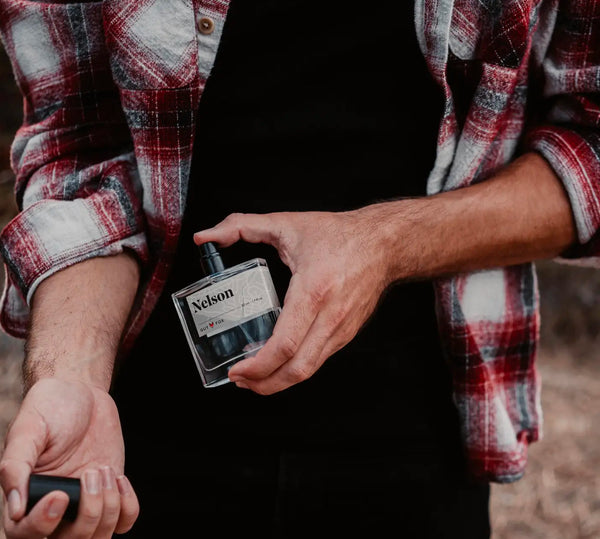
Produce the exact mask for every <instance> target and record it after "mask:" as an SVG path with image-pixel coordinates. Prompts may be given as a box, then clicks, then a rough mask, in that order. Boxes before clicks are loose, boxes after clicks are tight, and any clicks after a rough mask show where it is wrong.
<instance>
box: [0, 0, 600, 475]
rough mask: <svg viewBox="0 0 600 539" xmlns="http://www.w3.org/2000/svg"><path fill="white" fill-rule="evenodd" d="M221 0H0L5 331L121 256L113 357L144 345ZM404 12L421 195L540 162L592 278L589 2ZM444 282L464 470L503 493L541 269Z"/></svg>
mask: <svg viewBox="0 0 600 539" xmlns="http://www.w3.org/2000/svg"><path fill="white" fill-rule="evenodd" d="M228 1H229V0H139V1H136V2H130V1H127V0H105V1H104V2H75V3H73V2H69V3H67V2H66V1H64V0H49V1H45V2H36V1H31V0H0V35H1V37H2V40H3V43H4V46H5V48H6V50H7V51H8V54H9V56H10V58H11V61H12V65H13V68H14V73H15V76H16V79H17V83H18V85H19V87H20V89H21V91H22V93H23V97H24V124H23V126H22V127H21V129H20V130H19V131H18V133H17V135H16V139H15V141H14V145H13V148H12V156H11V157H12V166H13V169H14V171H15V173H16V176H17V180H16V197H17V202H18V204H19V207H20V213H19V214H18V215H17V217H16V218H15V219H14V220H13V221H12V222H10V223H9V224H8V225H7V226H6V228H5V229H4V231H3V232H2V235H1V238H0V239H1V249H2V251H1V252H2V255H3V257H4V260H5V263H6V269H7V279H6V289H5V291H4V296H3V300H2V311H1V315H0V316H1V322H2V326H3V328H4V329H5V330H6V331H7V332H9V333H10V334H12V335H15V336H19V337H25V336H26V331H27V324H28V317H29V309H28V303H29V301H30V300H31V297H32V294H33V292H34V291H35V289H36V286H37V285H38V284H39V283H40V282H41V281H42V280H43V279H45V278H46V277H48V276H49V275H51V274H52V273H54V272H56V271H58V270H60V269H62V268H65V267H67V266H69V265H71V264H75V263H76V262H80V261H82V260H85V259H88V258H90V257H96V256H105V255H111V254H115V253H119V252H122V251H123V250H125V249H128V250H130V251H133V252H134V253H136V254H137V256H138V258H139V260H140V261H141V263H142V266H143V282H142V286H141V288H140V292H139V295H138V297H137V300H136V307H135V309H134V310H133V313H134V314H133V315H132V317H131V320H130V323H129V325H128V328H127V330H126V333H125V340H124V347H123V351H124V352H126V351H127V350H128V348H129V346H130V345H131V343H132V342H133V340H134V339H135V338H136V337H137V335H138V334H139V332H140V329H141V328H142V326H143V324H144V323H145V321H146V320H147V318H148V316H149V314H150V312H151V310H152V309H153V308H154V306H155V302H156V300H157V298H158V296H159V294H160V293H161V291H162V289H163V285H164V283H165V279H166V277H167V273H168V271H169V268H170V264H171V261H172V258H173V255H174V252H175V248H176V242H177V238H178V235H179V232H180V227H181V221H182V213H183V209H184V201H185V197H186V192H187V182H188V177H189V171H190V162H191V158H192V144H193V141H194V133H195V131H196V129H197V128H199V129H202V126H201V125H200V126H197V124H196V112H197V107H198V102H199V99H200V97H201V95H202V91H203V88H204V85H205V82H206V80H207V77H208V75H209V73H210V69H211V67H212V64H213V61H214V58H215V55H216V51H217V47H218V44H219V40H220V36H221V32H222V28H223V23H224V20H225V17H226V13H227V8H228ZM415 13H416V17H415V23H416V31H417V35H418V39H419V42H420V45H421V49H422V51H423V53H424V55H425V58H426V60H427V63H428V65H429V68H430V70H431V72H432V74H433V76H434V78H435V80H436V81H437V83H439V85H440V86H441V88H443V90H444V93H445V98H446V107H445V111H444V114H443V117H442V118H441V121H440V130H439V136H438V150H437V159H436V161H435V166H434V167H433V170H432V171H431V175H430V177H429V179H428V192H429V193H430V194H433V193H437V192H440V191H443V190H449V189H455V188H460V187H463V186H466V185H469V184H471V183H473V182H475V181H481V180H485V179H486V178H489V177H490V176H491V175H493V174H494V173H495V172H496V171H498V170H499V169H500V168H502V167H503V166H505V165H506V164H507V163H508V162H509V161H510V160H511V159H513V158H514V157H515V155H517V154H518V153H520V152H523V151H532V150H533V151H538V152H540V153H541V154H542V155H543V156H544V157H545V158H546V159H547V160H548V162H549V163H550V164H551V165H552V167H553V168H554V170H555V171H556V173H557V174H558V176H559V177H560V178H561V180H562V182H563V184H564V187H565V189H566V192H567V193H568V195H569V198H570V201H571V204H572V208H573V214H574V216H575V220H576V224H577V230H578V234H579V245H578V246H577V247H576V248H574V249H573V250H572V252H571V253H570V254H569V257H571V258H572V259H577V260H578V261H579V262H588V263H592V264H596V265H599V266H600V258H599V255H600V233H599V232H598V229H599V225H600V97H599V95H600V94H599V91H600V2H597V1H595V0H579V1H577V2H571V1H567V0H490V1H487V2H481V1H480V0H416V2H415ZM361 31H371V32H376V31H377V25H376V24H373V26H372V29H369V30H361ZM290 61H293V59H291V60H290ZM390 68H392V69H393V68H394V67H393V66H391V67H390ZM397 69H402V65H401V63H400V62H399V63H398V66H397ZM365 83H368V81H365ZM398 98H399V99H401V96H399V97H398ZM407 105H408V106H409V105H410V104H407ZM399 181H400V178H399ZM435 288H436V293H437V296H436V297H437V309H438V313H439V326H440V332H441V337H442V339H443V342H444V345H445V350H446V352H447V355H448V360H449V362H450V365H451V367H452V373H453V378H454V397H455V402H456V405H457V407H458V410H459V412H460V417H461V421H462V434H463V439H464V444H465V448H466V451H467V455H468V458H469V462H470V463H471V470H472V472H473V473H474V474H475V475H476V476H477V477H480V478H483V479H487V480H491V481H499V482H507V481H514V480H515V479H518V478H519V477H521V475H522V474H523V472H524V468H525V464H526V456H527V446H528V443H530V442H532V441H535V440H537V439H539V437H540V435H541V409H540V398H539V397H540V393H539V389H540V388H539V379H538V376H537V373H536V368H535V358H536V349H537V342H538V327H539V309H538V291H537V285H536V275H535V269H534V266H533V264H523V265H519V266H512V267H507V268H498V269H494V270H489V271H480V272H474V273H468V274H461V275H456V276H454V277H451V278H444V279H438V280H436V281H435ZM399 428H400V427H399Z"/></svg>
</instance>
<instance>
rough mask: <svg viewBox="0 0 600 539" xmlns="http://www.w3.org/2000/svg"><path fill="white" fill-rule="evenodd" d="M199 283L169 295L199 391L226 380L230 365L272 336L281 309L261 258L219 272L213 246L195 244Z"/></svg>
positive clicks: (252, 353) (218, 262)
mask: <svg viewBox="0 0 600 539" xmlns="http://www.w3.org/2000/svg"><path fill="white" fill-rule="evenodd" d="M199 249H200V261H201V265H202V269H203V271H204V273H205V275H206V277H204V278H203V279H200V280H199V281H196V282H195V283H193V284H191V285H189V286H187V287H185V288H183V289H182V290H179V291H178V292H175V293H174V294H172V298H173V302H174V304H175V308H176V310H177V314H178V315H179V320H180V321H181V325H182V326H183V329H184V332H185V336H186V338H187V341H188V344H189V345H190V349H191V351H192V355H193V357H194V360H195V361H196V365H197V367H198V371H199V372H200V376H201V377H202V383H203V384H204V387H216V386H219V385H222V384H225V383H227V382H229V378H228V376H227V373H228V371H229V369H230V367H231V366H232V365H234V364H235V363H237V362H238V361H241V360H242V359H245V358H247V357H250V356H253V355H254V354H256V352H258V351H259V350H260V349H261V348H262V347H263V345H264V344H265V342H266V340H267V339H268V338H269V337H270V336H271V334H272V333H273V327H274V326H275V321H276V320H277V317H278V316H279V313H280V311H281V307H280V304H279V299H278V297H277V293H276V292H275V287H274V286H273V280H272V279H271V274H270V273H269V269H268V267H267V263H266V261H265V260H264V259H262V258H254V259H252V260H248V261H247V262H243V263H241V264H238V265H237V266H233V267H231V268H225V266H224V264H223V261H222V259H221V255H220V254H219V252H218V251H217V249H216V247H215V245H214V244H213V243H210V242H209V243H204V244H202V245H200V246H199Z"/></svg>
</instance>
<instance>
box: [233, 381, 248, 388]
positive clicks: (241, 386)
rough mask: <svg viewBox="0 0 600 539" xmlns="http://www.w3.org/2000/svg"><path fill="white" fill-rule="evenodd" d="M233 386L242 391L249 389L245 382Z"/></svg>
mask: <svg viewBox="0 0 600 539" xmlns="http://www.w3.org/2000/svg"><path fill="white" fill-rule="evenodd" d="M235 385H236V386H238V387H239V388H242V389H250V386H248V384H246V383H245V382H236V383H235Z"/></svg>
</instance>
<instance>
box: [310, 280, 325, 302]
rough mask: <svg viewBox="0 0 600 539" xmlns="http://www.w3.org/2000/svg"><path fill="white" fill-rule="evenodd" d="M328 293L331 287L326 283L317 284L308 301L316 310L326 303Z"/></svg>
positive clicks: (312, 289)
mask: <svg viewBox="0 0 600 539" xmlns="http://www.w3.org/2000/svg"><path fill="white" fill-rule="evenodd" d="M328 292H329V285H328V284H326V283H325V282H324V281H320V282H318V283H315V284H314V286H313V287H312V288H311V289H310V290H309V291H308V301H309V302H310V305H311V306H312V307H314V308H319V307H320V306H321V305H323V303H324V302H325V298H326V297H327V293H328Z"/></svg>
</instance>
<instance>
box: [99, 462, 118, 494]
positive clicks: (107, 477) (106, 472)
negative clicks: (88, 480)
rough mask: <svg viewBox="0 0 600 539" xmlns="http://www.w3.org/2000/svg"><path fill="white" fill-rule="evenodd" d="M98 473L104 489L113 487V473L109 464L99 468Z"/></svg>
mask: <svg viewBox="0 0 600 539" xmlns="http://www.w3.org/2000/svg"><path fill="white" fill-rule="evenodd" d="M100 473H101V474H102V487H103V488H105V489H111V488H113V487H114V484H115V483H114V482H115V479H114V477H115V474H114V472H113V471H112V468H111V467H110V466H102V468H100Z"/></svg>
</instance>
